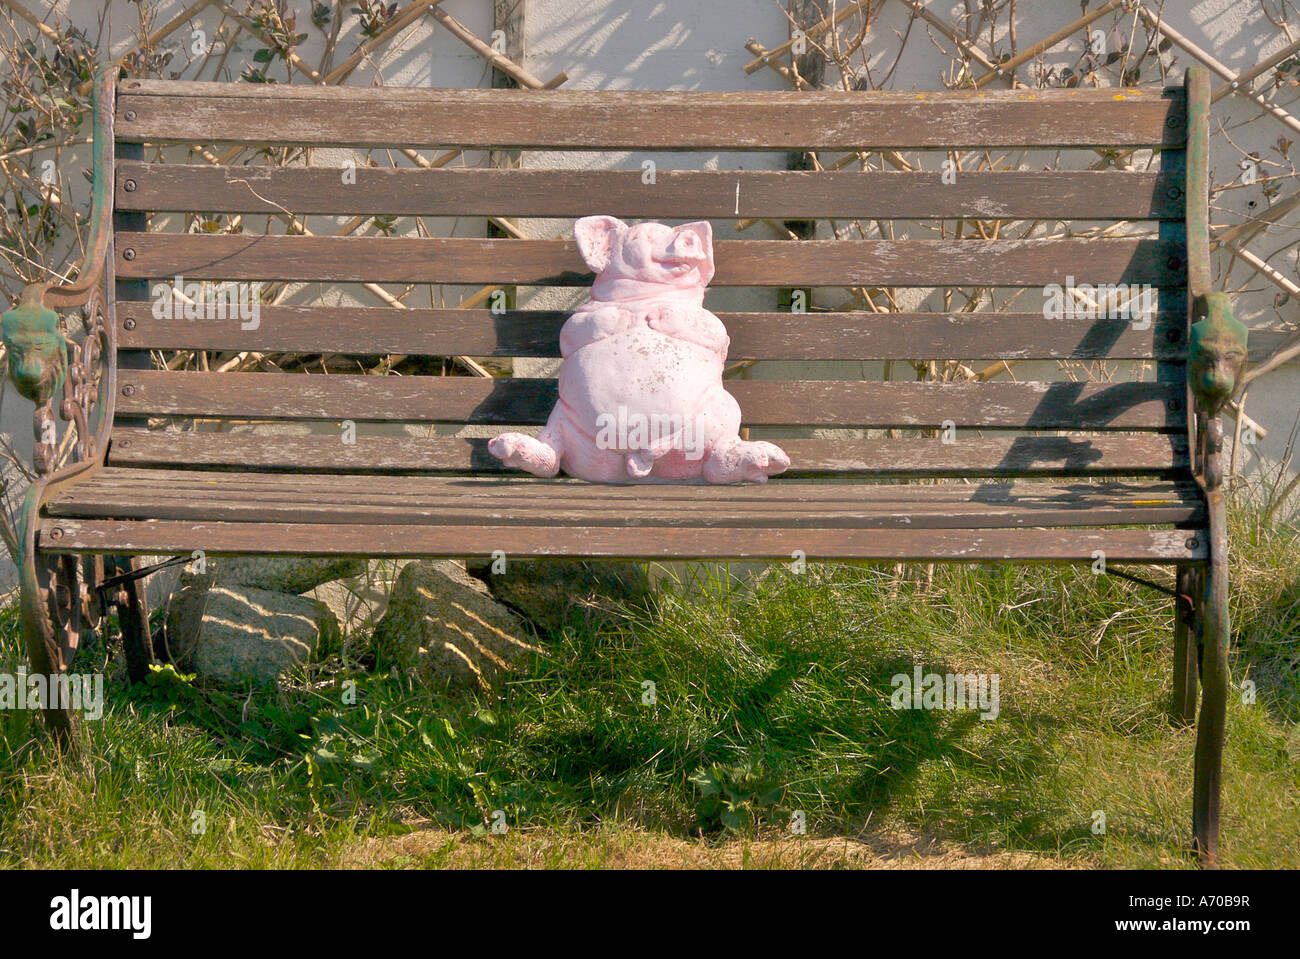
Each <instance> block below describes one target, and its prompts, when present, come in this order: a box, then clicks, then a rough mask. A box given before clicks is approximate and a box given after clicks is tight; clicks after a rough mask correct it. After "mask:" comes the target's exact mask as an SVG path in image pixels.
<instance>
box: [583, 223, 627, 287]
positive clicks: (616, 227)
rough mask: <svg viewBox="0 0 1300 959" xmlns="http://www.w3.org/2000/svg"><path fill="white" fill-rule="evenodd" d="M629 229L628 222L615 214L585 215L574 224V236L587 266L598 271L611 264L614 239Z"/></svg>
mask: <svg viewBox="0 0 1300 959" xmlns="http://www.w3.org/2000/svg"><path fill="white" fill-rule="evenodd" d="M625 230H627V224H626V223H624V222H623V221H622V220H620V219H618V218H617V217H613V216H584V217H583V218H582V219H581V220H578V221H576V222H575V223H574V224H573V238H574V239H575V240H577V241H578V252H579V253H581V254H582V259H583V260H584V261H585V262H586V264H587V266H589V267H591V268H592V269H593V270H595V271H596V272H597V273H600V272H601V271H602V270H604V269H605V267H607V266H609V259H610V257H611V256H612V255H613V252H614V240H615V238H616V237H618V236H620V235H622V233H623V232H624V231H625Z"/></svg>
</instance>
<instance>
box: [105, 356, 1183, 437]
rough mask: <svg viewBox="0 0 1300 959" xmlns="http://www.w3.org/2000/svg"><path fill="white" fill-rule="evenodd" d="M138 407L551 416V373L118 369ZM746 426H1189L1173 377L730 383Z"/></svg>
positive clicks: (156, 410)
mask: <svg viewBox="0 0 1300 959" xmlns="http://www.w3.org/2000/svg"><path fill="white" fill-rule="evenodd" d="M118 382H119V396H118V400H117V412H118V414H119V415H121V416H131V415H137V416H138V415H175V416H196V417H238V418H247V419H315V420H355V421H411V422H439V423H494V424H519V425H528V424H540V423H544V422H545V420H546V417H547V416H548V415H549V413H550V411H551V408H552V407H553V406H554V404H555V400H556V388H555V381H554V380H542V379H517V378H509V379H507V378H494V379H486V380H485V379H477V378H471V377H451V376H449V377H438V376H355V375H304V374H295V373H171V372H160V371H135V370H122V371H120V373H119V376H118ZM727 390H728V391H729V392H730V393H731V394H732V395H733V396H735V397H736V399H737V401H738V402H739V403H740V407H741V410H742V411H743V413H744V416H745V421H746V424H747V425H749V426H842V427H864V428H873V427H874V428H907V427H917V428H938V427H941V426H942V425H943V424H944V423H945V422H946V421H952V422H953V423H955V424H956V425H957V426H958V427H981V428H985V429H1044V430H1048V429H1051V430H1055V429H1073V430H1111V429H1123V430H1158V431H1167V432H1176V431H1178V430H1181V429H1183V428H1184V426H1185V423H1186V420H1185V411H1184V403H1183V387H1182V385H1181V384H1172V383H1135V382H1124V383H1042V382H1026V383H1002V382H999V383H915V382H904V383H898V382H889V383H881V382H862V381H840V380H797V381H783V380H729V381H728V382H727Z"/></svg>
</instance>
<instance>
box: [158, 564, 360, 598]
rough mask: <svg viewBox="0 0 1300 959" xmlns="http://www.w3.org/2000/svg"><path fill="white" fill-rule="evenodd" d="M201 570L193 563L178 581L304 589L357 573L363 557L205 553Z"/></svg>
mask: <svg viewBox="0 0 1300 959" xmlns="http://www.w3.org/2000/svg"><path fill="white" fill-rule="evenodd" d="M204 565H205V569H204V571H203V572H202V573H199V572H195V571H194V564H190V565H189V566H187V567H186V568H185V572H184V573H182V574H181V585H182V586H190V585H204V584H206V585H210V586H253V587H255V588H257V589H269V590H273V591H275V592H278V593H305V592H307V591H308V590H310V589H314V588H315V587H317V586H319V585H320V584H321V583H328V582H331V581H333V580H336V579H341V578H343V577H345V576H360V575H362V574H364V573H365V571H366V561H365V559H364V558H362V557H356V556H342V557H339V556H324V557H317V556H209V557H207V558H206V559H205V560H204Z"/></svg>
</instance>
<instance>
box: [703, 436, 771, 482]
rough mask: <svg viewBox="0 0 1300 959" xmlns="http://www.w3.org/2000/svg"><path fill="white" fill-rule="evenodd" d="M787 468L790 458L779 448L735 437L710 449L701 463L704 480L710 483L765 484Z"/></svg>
mask: <svg viewBox="0 0 1300 959" xmlns="http://www.w3.org/2000/svg"><path fill="white" fill-rule="evenodd" d="M789 466H790V457H789V456H787V455H786V454H785V451H784V450H783V449H781V448H780V447H779V446H776V445H774V444H772V443H764V442H761V441H757V442H753V441H750V440H742V439H739V438H736V439H733V440H730V441H725V440H724V441H723V442H721V443H719V444H718V445H716V446H714V447H713V451H712V452H711V453H710V454H709V458H708V459H707V460H705V461H704V478H705V479H706V480H707V481H708V482H710V483H740V482H744V481H745V480H750V481H752V482H755V483H765V482H767V478H768V477H769V476H776V475H777V474H778V473H784V472H785V471H786V470H787V469H788V468H789Z"/></svg>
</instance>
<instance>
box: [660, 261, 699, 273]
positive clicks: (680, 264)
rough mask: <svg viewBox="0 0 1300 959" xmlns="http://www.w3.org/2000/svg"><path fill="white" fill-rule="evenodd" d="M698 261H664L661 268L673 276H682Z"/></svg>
mask: <svg viewBox="0 0 1300 959" xmlns="http://www.w3.org/2000/svg"><path fill="white" fill-rule="evenodd" d="M698 263H699V261H698V260H664V261H663V266H664V269H666V270H667V271H668V272H669V273H671V274H672V275H673V276H683V275H684V274H687V273H689V272H691V270H693V269H695V267H696V266H697V265H698Z"/></svg>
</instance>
